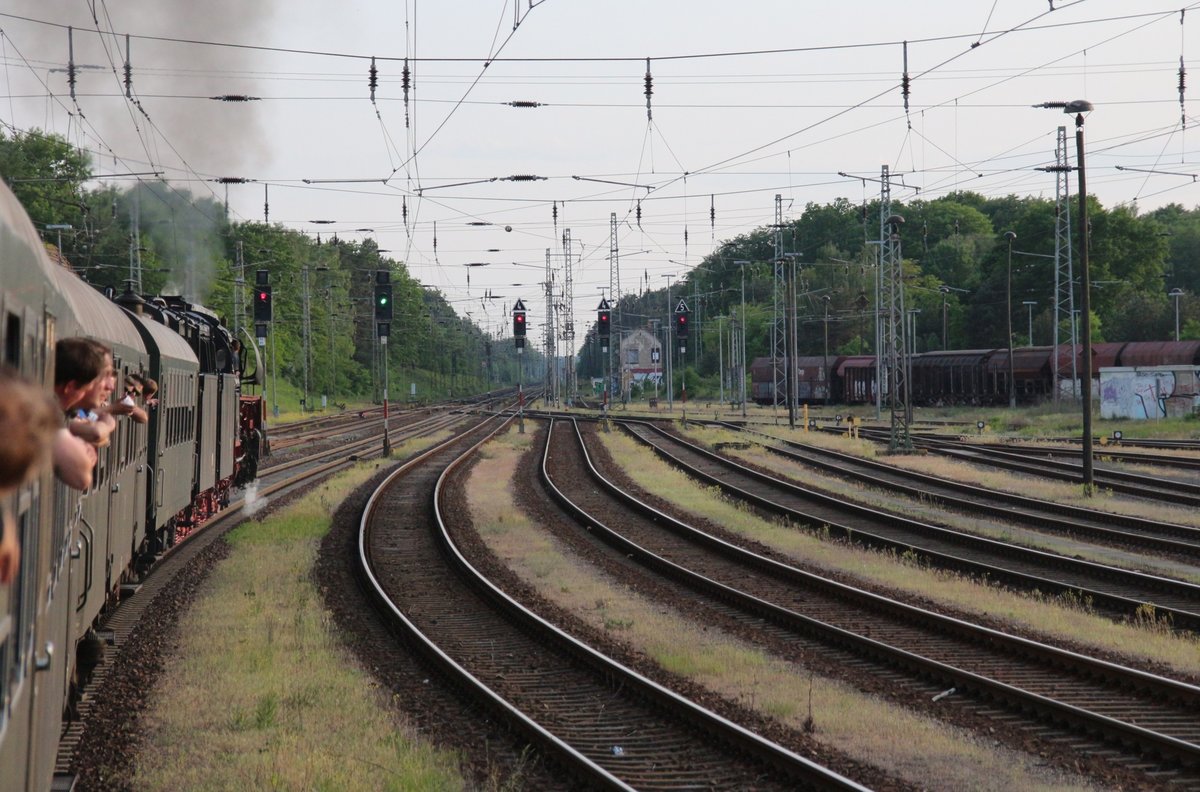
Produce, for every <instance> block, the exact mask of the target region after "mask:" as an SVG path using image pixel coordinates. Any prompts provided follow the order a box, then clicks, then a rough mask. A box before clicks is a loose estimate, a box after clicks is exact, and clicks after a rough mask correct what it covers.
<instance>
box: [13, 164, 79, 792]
mask: <svg viewBox="0 0 1200 792" xmlns="http://www.w3.org/2000/svg"><path fill="white" fill-rule="evenodd" d="M0 268H2V271H3V277H2V278H0V350H3V361H4V363H6V364H8V365H10V366H12V367H13V368H15V369H17V370H18V371H20V372H21V373H22V374H24V375H25V376H26V377H28V378H29V379H31V380H33V381H35V382H40V383H42V384H43V385H44V386H45V387H46V388H47V389H50V388H51V387H52V386H53V384H54V355H53V352H52V350H53V348H54V342H55V340H56V338H57V337H58V336H59V334H60V333H62V332H64V331H65V332H66V333H67V334H70V333H71V332H72V327H71V323H70V320H69V317H68V316H67V312H66V310H65V305H66V304H65V302H64V300H63V298H62V296H61V294H60V293H59V292H58V289H57V284H56V282H55V279H54V277H53V273H52V268H53V264H52V263H51V262H50V260H49V258H48V257H47V256H46V255H45V252H44V248H43V246H42V242H41V240H40V239H38V236H37V233H36V232H35V230H34V228H33V224H32V223H30V222H29V220H28V218H27V217H25V213H24V210H23V209H22V208H21V206H20V204H19V203H17V200H16V198H15V197H13V195H12V193H11V192H10V191H9V190H8V188H7V187H4V186H0ZM60 319H62V320H63V322H64V324H65V328H63V327H60V326H59V320H60ZM55 489H56V486H55V484H54V478H53V476H52V475H51V474H50V473H49V472H47V473H44V474H43V475H42V476H40V477H39V478H37V479H35V480H34V481H32V482H30V483H29V484H27V485H26V486H24V487H22V488H21V489H20V490H19V491H18V492H17V493H15V494H14V495H13V496H12V497H11V498H10V499H9V502H8V504H7V505H8V508H9V511H10V513H11V514H12V515H13V519H14V522H15V525H16V527H17V536H18V539H19V541H20V542H21V548H22V552H21V562H20V566H19V568H18V570H17V576H16V580H15V581H14V582H13V583H12V584H11V585H9V586H0V768H3V770H2V772H0V777H2V778H0V784H2V785H3V786H4V788H6V789H7V788H12V789H26V788H40V787H42V786H44V784H43V783H41V780H42V779H44V778H49V775H50V773H51V772H52V771H53V759H54V756H53V746H55V745H56V744H57V740H58V731H59V725H60V722H61V717H60V714H59V713H58V712H55V711H52V710H47V709H46V708H44V707H42V706H39V705H40V703H41V702H43V701H44V700H45V699H46V698H47V697H56V698H57V700H58V701H61V700H62V697H63V690H64V686H65V678H66V672H65V653H63V652H61V651H59V652H55V651H54V647H56V646H58V647H61V646H63V645H64V644H63V643H62V640H63V637H62V636H63V634H64V632H65V626H66V624H67V622H68V614H69V613H70V612H71V611H70V603H69V595H68V586H67V577H66V569H67V552H68V550H67V548H68V542H67V536H66V535H65V531H63V530H57V531H51V530H45V529H44V526H47V525H49V524H50V522H51V520H53V517H54V500H55V499H54V493H55Z"/></svg>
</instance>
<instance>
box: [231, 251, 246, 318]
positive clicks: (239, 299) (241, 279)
mask: <svg viewBox="0 0 1200 792" xmlns="http://www.w3.org/2000/svg"><path fill="white" fill-rule="evenodd" d="M234 261H235V262H236V264H237V276H236V277H235V278H234V279H233V337H234V338H240V337H241V335H242V321H243V320H242V306H243V305H244V303H243V300H244V299H245V298H244V297H243V295H242V290H243V289H244V288H245V285H246V260H245V259H244V258H243V257H242V240H240V239H239V240H238V241H237V244H236V245H235V246H234Z"/></svg>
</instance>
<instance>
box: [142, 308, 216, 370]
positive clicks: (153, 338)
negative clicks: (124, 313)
mask: <svg viewBox="0 0 1200 792" xmlns="http://www.w3.org/2000/svg"><path fill="white" fill-rule="evenodd" d="M129 317H130V318H131V320H132V321H133V322H135V323H136V324H137V326H138V329H140V331H141V333H142V335H143V337H144V338H146V346H147V347H150V346H155V347H157V348H158V353H159V354H160V355H161V356H162V358H163V359H164V360H174V361H177V362H182V363H185V364H187V365H188V367H189V368H198V367H199V365H200V364H199V360H198V359H197V357H196V353H195V352H193V351H192V348H191V346H189V345H188V342H187V340H186V339H185V338H184V337H183V336H181V335H179V333H176V332H175V331H174V330H172V329H171V328H169V327H167V326H166V325H164V324H163V323H162V322H158V321H156V320H154V319H153V318H151V317H149V316H138V315H136V314H132V313H130V314H129Z"/></svg>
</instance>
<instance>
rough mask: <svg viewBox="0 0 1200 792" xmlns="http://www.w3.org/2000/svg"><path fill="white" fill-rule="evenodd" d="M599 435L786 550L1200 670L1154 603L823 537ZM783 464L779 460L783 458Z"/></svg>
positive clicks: (868, 578) (662, 485)
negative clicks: (1006, 585) (1086, 596)
mask: <svg viewBox="0 0 1200 792" xmlns="http://www.w3.org/2000/svg"><path fill="white" fill-rule="evenodd" d="M599 436H600V438H601V440H602V442H604V443H605V445H606V446H607V447H608V450H609V452H610V453H611V454H612V456H613V458H614V459H617V460H619V461H620V463H621V464H622V466H623V467H624V468H625V470H626V472H627V473H628V474H629V475H630V476H631V477H633V478H634V480H636V481H637V482H638V483H639V484H640V485H641V486H642V487H643V488H645V489H646V490H648V491H649V492H651V493H653V494H655V495H658V496H659V497H661V498H662V499H664V500H666V501H668V502H670V503H672V504H674V505H675V506H676V507H677V508H679V509H681V510H682V511H684V512H688V513H692V514H696V515H698V516H700V517H704V518H707V519H710V520H712V521H714V522H716V523H719V524H720V525H722V526H724V527H725V528H727V529H728V530H731V531H734V532H736V533H739V534H741V535H744V536H746V537H747V538H751V539H754V540H756V541H759V542H762V543H763V544H766V545H769V546H770V547H772V548H774V549H775V550H777V551H778V552H780V553H781V554H783V555H784V556H786V557H789V558H792V559H796V560H797V561H803V562H804V563H806V564H810V565H816V566H818V567H821V568H826V569H830V570H836V571H839V572H842V573H846V574H849V575H853V576H855V577H857V578H860V579H861V580H863V581H864V582H865V583H868V584H874V585H879V586H886V587H888V588H891V589H894V590H897V591H904V592H909V593H911V594H915V595H918V596H922V597H927V598H929V599H930V600H933V601H934V602H938V603H942V604H944V605H947V606H951V607H955V608H960V609H962V610H965V611H968V612H972V613H978V614H981V615H986V616H991V617H993V618H997V619H1002V620H1006V621H1009V622H1012V623H1014V624H1020V625H1022V626H1024V627H1026V628H1028V629H1031V630H1036V631H1038V632H1041V633H1043V634H1046V635H1052V636H1058V637H1060V638H1065V639H1069V640H1072V641H1076V642H1078V643H1079V644H1081V645H1084V646H1094V647H1099V648H1101V649H1105V650H1109V651H1116V652H1120V653H1123V654H1127V655H1129V656H1131V657H1140V658H1144V659H1146V660H1150V661H1154V662H1160V663H1165V664H1167V665H1169V666H1171V667H1173V668H1176V669H1179V670H1180V671H1181V672H1184V673H1189V674H1197V673H1200V641H1197V640H1196V639H1194V638H1184V637H1174V636H1172V635H1170V634H1169V633H1167V631H1166V630H1164V629H1163V625H1161V624H1159V623H1157V622H1156V621H1155V619H1154V618H1153V611H1152V609H1148V610H1147V612H1146V614H1145V615H1146V616H1147V618H1146V619H1145V620H1144V622H1143V623H1142V624H1140V625H1133V624H1116V623H1114V622H1112V621H1111V620H1110V619H1107V618H1104V617H1102V616H1098V615H1095V614H1092V613H1090V612H1088V610H1087V608H1086V603H1081V602H1078V601H1075V600H1070V599H1047V598H1045V597H1039V596H1035V595H1029V594H1022V593H1018V592H1014V591H1010V590H1007V589H1003V588H1000V587H997V586H984V585H980V584H979V583H976V582H974V581H972V580H970V579H967V578H964V577H962V576H960V575H957V574H954V573H949V572H942V571H938V570H933V569H926V568H923V567H921V566H919V565H918V564H917V563H916V562H914V561H910V560H908V559H905V558H902V557H901V558H898V557H897V556H896V555H895V554H892V553H885V552H876V551H871V550H864V549H860V548H857V547H852V546H848V545H845V544H842V543H838V542H829V541H822V538H821V536H820V532H819V531H817V532H811V533H810V532H808V531H804V530H797V529H796V528H795V527H789V526H787V525H785V524H783V523H779V522H769V521H767V520H763V519H761V518H759V517H758V516H756V515H754V514H752V513H751V512H750V511H748V510H747V509H746V508H744V507H742V506H741V505H740V504H738V503H735V502H733V501H730V500H728V499H726V498H725V497H724V496H723V495H722V494H721V493H720V492H719V491H718V490H717V489H716V488H707V487H703V486H702V485H700V484H699V483H697V482H695V481H693V480H692V479H690V478H688V477H687V476H684V475H683V474H682V473H680V472H679V471H678V470H676V469H674V468H672V467H670V466H669V465H667V464H666V463H665V462H663V461H662V460H660V459H659V458H658V457H656V456H655V455H654V454H653V452H651V451H649V450H647V449H646V448H645V446H642V445H641V444H639V443H637V442H635V441H634V440H632V439H630V438H629V437H628V436H626V435H624V434H623V433H618V432H613V433H611V434H601V435H599ZM775 465H776V467H778V466H779V464H778V462H776V463H775ZM897 561H900V562H901V563H897Z"/></svg>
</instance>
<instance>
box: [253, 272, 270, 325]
mask: <svg viewBox="0 0 1200 792" xmlns="http://www.w3.org/2000/svg"><path fill="white" fill-rule="evenodd" d="M263 271H264V272H265V270H263ZM272 314H273V311H272V308H271V284H269V283H260V284H258V285H257V286H255V287H254V321H255V323H256V324H257V323H262V324H270V322H271V318H272Z"/></svg>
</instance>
